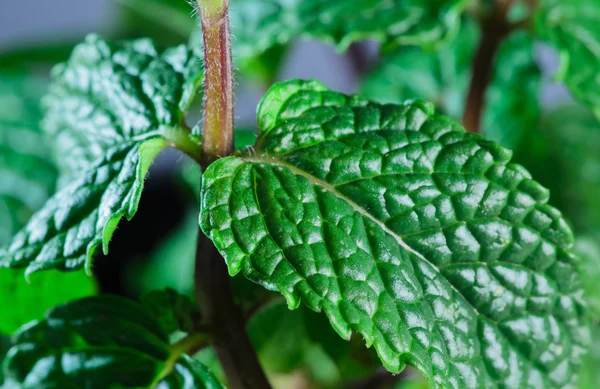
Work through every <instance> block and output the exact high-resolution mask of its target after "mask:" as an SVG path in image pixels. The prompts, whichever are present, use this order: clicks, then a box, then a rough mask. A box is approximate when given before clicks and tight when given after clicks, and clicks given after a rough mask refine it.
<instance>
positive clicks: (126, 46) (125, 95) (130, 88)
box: [44, 35, 204, 182]
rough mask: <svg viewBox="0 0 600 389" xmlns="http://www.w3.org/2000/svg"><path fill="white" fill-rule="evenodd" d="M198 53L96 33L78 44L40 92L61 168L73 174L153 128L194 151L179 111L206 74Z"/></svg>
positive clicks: (141, 138)
mask: <svg viewBox="0 0 600 389" xmlns="http://www.w3.org/2000/svg"><path fill="white" fill-rule="evenodd" d="M198 53H199V52H195V51H194V50H192V49H189V48H187V47H185V46H178V47H175V48H170V49H167V50H165V51H163V52H160V51H159V50H158V49H156V47H155V46H154V44H153V43H152V41H150V40H148V39H138V40H133V41H124V42H118V43H113V42H108V41H105V40H102V39H100V38H98V37H97V36H95V35H90V36H88V37H87V38H86V40H85V42H83V43H81V44H79V45H78V46H76V47H75V49H74V50H73V54H72V55H71V57H70V58H69V61H68V62H66V63H64V64H60V65H58V66H56V67H55V68H54V70H53V80H54V82H53V84H52V85H51V87H50V93H49V95H48V96H47V97H46V98H45V100H44V102H45V105H46V109H47V112H46V117H45V120H44V127H45V130H46V131H47V132H48V133H50V134H52V135H53V136H54V137H55V143H56V148H57V149H56V157H57V161H58V163H59V167H60V169H61V173H62V174H63V175H67V176H68V177H73V176H74V175H76V174H78V173H79V172H81V171H82V170H84V169H86V168H88V167H89V166H90V165H91V164H92V163H94V162H95V161H97V160H99V159H102V158H104V156H105V154H106V152H107V150H108V149H109V148H111V147H113V146H118V145H121V144H123V143H131V142H133V141H135V142H142V141H144V140H145V139H148V138H150V137H153V136H156V135H160V136H163V137H165V138H169V140H170V143H178V144H177V146H178V147H180V148H184V149H186V148H189V149H192V150H189V151H190V152H192V153H193V152H194V146H195V145H194V144H193V142H192V140H190V139H185V132H186V131H185V130H184V126H185V124H184V117H183V116H184V112H185V110H186V109H187V107H188V106H189V105H190V103H191V102H192V100H193V99H194V98H195V97H196V94H197V91H198V89H199V88H200V86H201V84H202V81H203V79H204V73H203V71H202V61H201V57H199V54H198ZM185 151H188V150H185ZM64 181H67V182H69V179H64Z"/></svg>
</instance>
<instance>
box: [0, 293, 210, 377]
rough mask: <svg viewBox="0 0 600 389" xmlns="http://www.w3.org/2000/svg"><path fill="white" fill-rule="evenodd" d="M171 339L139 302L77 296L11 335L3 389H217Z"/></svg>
mask: <svg viewBox="0 0 600 389" xmlns="http://www.w3.org/2000/svg"><path fill="white" fill-rule="evenodd" d="M168 341H169V340H168V336H167V333H166V332H164V331H163V329H162V328H161V327H160V325H159V324H158V323H157V322H156V321H155V319H154V317H153V316H152V315H151V314H150V312H148V311H147V310H146V309H145V308H144V307H143V306H142V305H140V304H138V303H136V302H133V301H129V300H126V299H124V298H121V297H116V296H110V295H102V296H97V297H91V298H86V299H81V300H77V301H74V302H71V303H68V304H65V305H61V306H58V307H56V308H54V309H52V310H50V311H48V312H47V313H46V318H45V320H42V321H37V322H32V323H29V324H28V325H25V326H24V327H23V328H22V329H21V330H20V331H19V332H18V333H17V334H16V335H15V336H14V341H13V344H14V345H13V347H12V348H11V349H10V350H9V351H8V353H7V355H6V358H5V360H4V362H3V366H2V368H3V373H4V377H5V382H4V386H2V388H5V389H9V388H22V387H28V388H34V387H35V388H41V387H59V388H84V387H93V388H99V389H102V388H107V389H108V388H113V387H116V386H118V387H120V388H140V387H156V388H173V389H175V388H177V389H192V388H207V389H213V388H214V389H216V388H221V386H220V384H219V383H218V382H217V381H216V380H215V379H214V377H212V375H211V374H210V373H209V372H208V371H207V370H206V369H205V368H204V367H203V366H201V365H199V364H198V363H197V362H194V361H192V360H190V359H189V358H187V357H185V356H183V355H181V354H180V353H181V351H180V350H178V349H177V347H171V346H170V345H169V343H168Z"/></svg>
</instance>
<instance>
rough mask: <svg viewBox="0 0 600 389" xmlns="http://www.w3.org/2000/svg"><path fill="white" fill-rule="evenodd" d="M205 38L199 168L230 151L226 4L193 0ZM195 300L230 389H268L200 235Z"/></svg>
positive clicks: (218, 266) (216, 257)
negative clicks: (201, 142) (201, 138)
mask: <svg viewBox="0 0 600 389" xmlns="http://www.w3.org/2000/svg"><path fill="white" fill-rule="evenodd" d="M197 1H198V7H199V11H200V12H199V13H200V18H201V20H202V32H203V37H204V74H205V86H204V96H205V97H204V136H203V144H202V168H203V169H206V168H207V167H208V165H209V164H210V163H212V162H214V161H215V160H216V159H218V158H220V157H225V156H227V155H230V154H231V153H232V152H233V106H234V80H233V63H232V60H231V37H230V31H229V30H230V29H229V16H228V7H229V0H197ZM194 282H195V289H196V290H195V291H196V299H197V301H198V304H199V305H200V308H201V310H202V313H203V316H204V324H205V325H206V326H207V327H208V328H209V329H210V330H211V332H212V335H213V339H212V340H213V345H214V347H215V350H216V352H217V356H218V357H219V360H220V362H221V365H222V366H223V370H224V371H225V375H226V376H227V381H228V384H229V388H230V389H270V385H269V382H268V381H267V379H266V377H265V374H264V372H263V370H262V368H261V366H260V364H259V362H258V359H257V356H256V353H255V352H254V348H253V347H252V343H251V342H250V339H249V338H248V334H247V333H246V324H245V321H244V317H243V315H242V312H241V310H240V308H239V307H238V306H237V305H236V303H235V302H234V299H233V295H232V293H231V286H230V283H229V274H228V272H227V266H226V264H225V260H224V259H223V258H222V257H221V255H220V254H219V252H218V251H217V249H216V248H215V246H214V245H213V244H212V242H211V241H210V240H209V239H208V238H207V237H205V236H204V235H203V234H202V232H200V233H199V234H198V246H197V249H196V269H195V279H194Z"/></svg>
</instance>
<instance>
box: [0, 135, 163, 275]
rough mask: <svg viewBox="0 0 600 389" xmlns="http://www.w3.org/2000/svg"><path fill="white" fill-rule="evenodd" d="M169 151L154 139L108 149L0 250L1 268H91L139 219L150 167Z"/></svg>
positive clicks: (29, 272) (35, 269) (34, 270)
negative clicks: (119, 230) (125, 222)
mask: <svg viewBox="0 0 600 389" xmlns="http://www.w3.org/2000/svg"><path fill="white" fill-rule="evenodd" d="M166 146H167V144H166V142H165V141H164V139H162V138H154V139H151V140H148V141H146V142H144V143H142V144H141V145H138V144H136V143H131V142H130V143H125V144H122V145H120V146H117V147H115V148H113V149H110V150H108V152H107V153H106V155H105V157H104V158H102V159H101V160H99V161H97V162H95V163H94V164H92V165H91V166H90V168H88V170H87V172H85V173H84V174H82V175H81V176H80V177H79V178H78V179H76V180H75V181H73V182H72V183H71V184H69V185H67V186H65V187H64V188H63V189H62V190H60V191H59V192H58V193H56V194H55V195H54V196H53V197H52V198H50V200H48V202H47V203H46V204H45V205H44V207H42V208H41V209H40V210H39V211H38V212H37V213H36V214H35V215H34V216H33V217H32V218H31V220H30V221H29V222H28V223H27V225H26V226H25V227H24V228H23V230H21V231H20V232H19V233H18V234H17V235H16V236H15V238H14V240H13V242H12V244H11V245H10V246H9V247H8V248H6V249H4V250H3V251H0V267H12V268H26V274H31V273H33V272H36V271H40V270H45V269H60V270H72V269H79V268H81V267H83V266H84V264H87V265H88V266H91V259H92V256H93V254H94V251H95V250H96V248H97V247H98V245H100V244H102V246H103V249H104V251H105V252H107V250H108V242H109V241H110V238H111V236H112V234H113V232H114V231H115V229H116V227H117V224H118V222H119V220H120V219H121V218H122V217H127V218H129V219H131V218H132V217H133V215H134V214H135V212H136V210H137V206H138V203H139V200H140V196H141V194H142V186H143V182H144V177H145V176H146V173H147V171H148V168H149V167H150V164H151V163H152V161H153V160H154V158H155V157H156V155H158V153H159V152H160V151H161V150H162V149H163V148H165V147H166Z"/></svg>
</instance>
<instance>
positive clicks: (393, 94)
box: [362, 21, 540, 148]
mask: <svg viewBox="0 0 600 389" xmlns="http://www.w3.org/2000/svg"><path fill="white" fill-rule="evenodd" d="M479 35H480V34H479V31H478V29H477V27H476V26H475V24H474V23H473V22H469V21H465V22H464V23H463V26H462V28H461V31H460V33H459V34H458V35H457V36H456V38H455V39H453V40H452V41H451V42H449V43H448V44H447V45H445V46H443V47H442V48H440V49H439V50H437V51H434V52H431V51H424V50H423V49H420V48H416V47H402V48H399V49H398V50H396V51H395V52H393V53H392V54H390V55H389V56H387V57H384V58H383V60H382V63H381V64H380V65H379V66H378V68H376V69H375V70H374V71H373V72H372V73H371V74H370V75H369V76H368V77H367V79H366V80H365V83H364V85H363V88H362V91H363V94H364V95H365V96H367V97H368V98H370V99H373V100H376V101H378V102H381V103H400V102H402V101H405V100H407V99H414V98H420V99H426V100H428V101H431V102H432V103H434V105H435V106H436V108H438V109H440V110H441V111H442V112H444V113H445V114H447V115H449V116H450V117H452V118H454V119H457V120H458V119H461V118H462V115H463V110H464V102H465V100H466V97H467V89H468V86H469V82H470V79H471V65H472V61H473V56H474V54H475V51H476V49H477V44H478V42H479V39H480V37H479ZM539 84H540V70H539V68H538V66H537V65H536V63H535V59H534V51H533V39H532V38H531V37H530V36H528V35H527V34H526V33H525V32H517V33H514V34H512V35H511V36H509V37H508V38H507V40H505V41H504V42H503V43H502V45H501V46H500V49H499V52H498V53H497V56H496V60H495V65H494V69H493V74H492V79H491V83H490V85H489V87H488V89H487V92H486V95H485V106H484V113H483V122H482V132H483V133H484V134H485V135H486V137H488V138H489V139H492V140H495V141H497V142H500V143H501V144H502V145H503V146H505V147H508V148H515V147H516V146H517V145H518V144H519V141H520V139H521V137H522V136H523V134H524V133H525V132H526V131H527V130H528V129H529V128H531V127H533V126H535V125H536V122H537V120H538V116H539V104H538V99H537V95H538V91H539Z"/></svg>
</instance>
